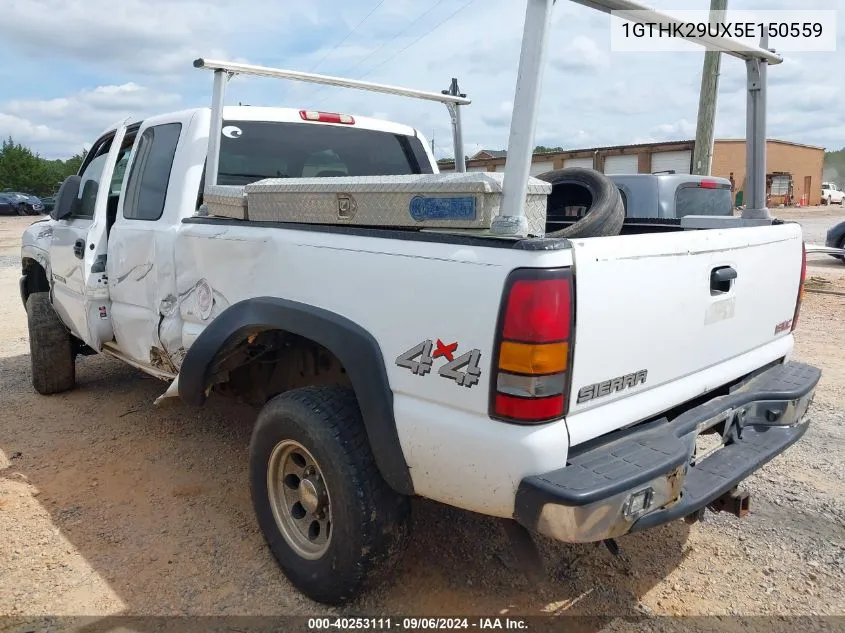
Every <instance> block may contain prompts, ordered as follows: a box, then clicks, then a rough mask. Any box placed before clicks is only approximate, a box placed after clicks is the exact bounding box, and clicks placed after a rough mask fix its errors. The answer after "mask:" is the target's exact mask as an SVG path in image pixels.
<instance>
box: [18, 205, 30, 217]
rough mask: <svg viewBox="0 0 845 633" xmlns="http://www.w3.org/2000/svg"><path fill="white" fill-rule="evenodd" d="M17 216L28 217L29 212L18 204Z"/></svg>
mask: <svg viewBox="0 0 845 633" xmlns="http://www.w3.org/2000/svg"><path fill="white" fill-rule="evenodd" d="M17 212H18V215H29V211H27V210H26V206H24V205H22V204H19V205H18V207H17Z"/></svg>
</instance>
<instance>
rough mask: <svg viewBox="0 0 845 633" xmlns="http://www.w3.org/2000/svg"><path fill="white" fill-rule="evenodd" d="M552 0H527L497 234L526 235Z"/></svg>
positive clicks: (494, 224)
mask: <svg viewBox="0 0 845 633" xmlns="http://www.w3.org/2000/svg"><path fill="white" fill-rule="evenodd" d="M554 4H555V0H528V5H527V7H526V9H525V26H524V27H523V34H522V52H521V53H520V56H519V70H518V72H517V79H516V92H515V94H514V99H513V116H512V117H511V129H510V138H509V139H508V159H507V161H506V162H505V179H504V182H503V183H502V206H501V209H502V210H501V213H500V214H499V216H498V217H496V218H494V219H493V222H492V224H491V226H490V230H491V231H492V232H493V233H495V234H498V235H518V236H523V237H524V236H527V235H528V219H527V218H526V217H525V195H526V193H527V191H528V177H529V175H530V172H531V157H532V155H533V154H534V133H535V130H536V127H537V111H538V109H539V106H540V85H541V83H542V81H541V76H542V71H543V68H544V66H545V59H546V48H547V47H546V44H547V40H548V34H549V27H550V25H551V19H552V8H553V7H554Z"/></svg>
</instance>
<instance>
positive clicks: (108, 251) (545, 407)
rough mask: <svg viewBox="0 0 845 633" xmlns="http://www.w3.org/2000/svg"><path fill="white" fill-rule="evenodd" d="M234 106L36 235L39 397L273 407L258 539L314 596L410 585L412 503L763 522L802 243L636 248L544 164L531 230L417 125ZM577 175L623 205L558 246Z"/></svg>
mask: <svg viewBox="0 0 845 633" xmlns="http://www.w3.org/2000/svg"><path fill="white" fill-rule="evenodd" d="M537 1H539V0H529V4H530V3H531V2H537ZM527 21H528V20H527ZM532 45H533V44H532ZM196 65H197V66H200V67H209V68H212V70H214V72H215V82H216V84H215V85H216V87H219V86H218V84H217V82H218V81H223V80H225V75H226V74H235V73H243V74H250V73H252V74H258V75H265V76H267V75H270V76H272V74H273V72H277V73H278V74H279V75H280V76H287V77H291V76H292V77H294V78H301V77H304V76H305V75H304V74H294V73H292V72H290V71H272V69H266V68H257V67H249V66H246V65H239V64H228V65H227V64H225V63H216V64H215V63H211V62H207V61H206V62H203V61H202V60H198V62H197V63H196ZM318 80H319V81H324V82H326V83H328V80H327V78H325V77H320V78H319V79H318ZM333 81H334V80H333ZM337 81H339V80H337ZM377 88H378V87H376V88H373V89H377ZM378 89H380V88H378ZM382 91H384V90H382ZM407 94H410V91H408V93H407ZM420 94H421V93H420ZM426 94H427V95H428V96H424V97H423V98H431V99H434V100H437V99H441V98H442V100H443V101H444V102H445V103H447V104H452V105H453V106H455V108H457V105H461V104H463V103H465V102H463V101H461V99H462V97H461V96H456V95H439V94H435V93H426ZM215 95H216V97H215V100H214V104H213V106H212V107H211V108H210V109H209V108H197V109H191V110H185V111H181V112H173V113H168V114H162V115H160V116H155V117H150V118H147V119H144V120H143V121H136V122H132V123H129V122H124V123H121V124H120V125H116V126H115V127H113V128H112V129H109V130H107V131H106V132H105V133H104V134H103V135H102V136H101V137H100V138H98V139H96V140H95V141H94V143H93V144H92V147H91V151H90V152H89V153H88V155H87V156H86V158H85V161H84V163H83V164H82V166H81V168H80V171H79V175H78V176H71V177H70V178H68V179H67V180H66V182H65V183H64V184H63V186H62V189H61V191H60V193H59V195H58V196H57V199H56V205H55V208H54V210H53V212H52V214H51V216H50V217H48V218H46V219H45V220H43V221H38V222H36V223H34V224H33V225H32V226H31V227H30V228H28V229H27V230H26V232H25V233H24V235H23V246H22V252H21V255H22V271H23V274H22V278H21V295H22V300H23V303H24V305H25V307H26V312H27V316H28V320H29V332H30V346H31V359H32V381H33V385H34V387H35V389H36V390H37V391H38V392H39V393H42V394H52V393H57V392H61V391H64V390H67V389H71V388H72V387H73V386H74V384H75V362H76V360H75V359H76V357H77V356H78V355H80V354H94V353H102V354H107V355H110V356H112V357H115V358H117V359H119V360H121V361H124V362H126V363H129V364H131V365H133V366H135V367H137V368H139V369H140V370H141V371H144V372H146V373H148V374H151V375H153V376H156V377H158V378H161V379H162V380H164V381H166V382H167V383H168V385H169V386H168V387H167V389H166V391H165V392H164V393H163V394H162V398H160V399H159V400H157V402H159V401H161V400H162V399H165V398H168V397H177V396H178V397H180V398H182V399H184V400H185V401H187V402H189V403H194V404H196V405H201V404H203V403H204V402H205V401H206V399H207V397H208V396H209V394H210V393H211V392H212V391H220V392H226V393H230V394H233V395H235V396H237V397H239V398H242V399H244V400H246V401H249V402H252V403H254V404H255V405H256V407H258V408H259V409H260V411H259V412H258V414H257V421H256V424H255V428H254V431H253V435H252V442H251V448H250V457H249V477H250V488H251V495H252V500H253V505H254V509H255V514H256V518H257V521H258V524H259V525H260V528H261V530H262V532H263V534H264V535H265V537H266V539H267V543H268V545H269V548H270V550H271V551H272V553H273V554H274V555H275V557H276V559H277V560H278V562H279V564H280V566H281V568H282V569H283V570H284V572H285V573H286V575H287V576H288V577H289V578H290V579H291V581H292V583H293V584H294V585H295V586H296V587H298V588H299V589H300V590H301V591H302V592H304V593H305V594H306V595H308V596H310V597H311V598H313V599H315V600H318V601H322V602H326V603H342V602H344V601H347V600H350V599H352V598H354V597H355V596H356V595H358V593H359V592H360V591H361V590H362V588H363V587H364V586H365V585H366V584H367V583H368V582H369V581H372V580H374V579H377V578H379V577H380V575H381V574H380V572H382V571H384V570H387V569H389V568H390V567H391V563H393V562H395V560H396V559H397V557H398V556H399V554H400V553H401V551H402V546H403V544H404V543H405V542H406V540H407V537H408V528H407V526H408V514H409V507H410V506H409V501H410V498H411V497H412V496H414V495H418V496H421V497H426V498H429V499H433V500H436V501H439V502H442V503H444V504H449V505H451V506H456V507H458V508H463V509H466V510H470V511H473V512H479V513H483V514H487V515H491V516H494V517H500V518H502V519H503V520H504V521H505V525H506V526H508V528H509V530H511V532H513V533H517V534H518V533H522V534H529V533H530V532H540V533H542V534H545V535H548V536H550V537H553V538H555V539H559V540H562V541H569V542H588V541H607V542H608V543H610V542H611V540H612V539H614V538H616V537H620V536H622V535H624V534H628V533H631V532H636V531H640V530H645V529H648V528H651V527H654V526H657V525H661V524H664V523H666V522H668V521H672V520H675V519H680V518H684V517H697V516H699V515H700V513H701V512H702V511H703V510H704V508H706V507H708V506H709V507H715V506H718V505H719V504H722V505H724V502H725V501H728V502H737V503H738V506H737V507H736V508H735V510H736V511H737V513H738V514H741V513H742V512H743V511H744V510H745V506H744V501H743V497H742V496H741V494H740V493H737V491H736V488H737V486H738V484H739V483H740V482H742V481H743V480H744V479H745V478H746V477H748V476H749V475H751V474H752V473H753V472H755V471H756V470H757V469H759V468H760V467H761V466H762V465H763V464H765V463H766V462H767V461H769V460H770V459H772V458H774V457H775V456H777V455H778V454H779V453H781V452H783V451H784V450H786V449H787V447H789V446H790V445H791V444H793V443H794V442H796V441H797V440H798V439H799V438H800V437H801V436H802V434H803V433H804V432H805V431H806V429H807V426H808V419H807V417H806V415H805V414H806V412H807V409H808V406H809V404H810V401H811V400H812V397H813V393H814V389H815V387H816V384H817V382H818V380H819V376H820V372H819V370H818V369H816V368H814V367H810V366H807V365H804V364H802V363H798V362H795V361H793V360H791V358H790V356H791V353H792V348H793V331H794V329H795V327H796V324H797V319H798V313H799V307H800V303H801V289H802V282H803V278H804V274H805V259H804V250H803V247H802V235H801V229H800V227H799V225H797V224H784V223H779V224H773V223H765V224H761V225H756V226H742V227H737V228H714V229H707V230H683V229H682V228H681V227H675V228H676V230H673V231H663V232H660V233H647V232H646V233H642V232H641V233H638V234H626V232H625V230H624V227H621V228H620V226H619V224H618V223H617V220H621V218H622V203H621V199H620V196H619V193H618V190H617V189H616V188H615V186H614V185H613V183H612V182H611V181H610V180H608V179H607V178H606V177H604V176H603V175H601V174H598V173H597V172H591V173H582V172H580V171H577V170H576V171H568V170H563V172H562V173H561V174H559V176H560V177H559V178H558V177H551V178H549V179H548V180H539V179H534V178H528V170H527V163H526V168H525V174H524V177H525V178H524V180H523V181H522V185H523V189H522V190H520V189H518V188H517V190H516V191H518V192H519V191H524V197H523V198H522V199H520V200H519V201H518V202H519V205H518V206H519V207H521V208H520V211H522V212H524V215H523V216H521V217H522V219H524V220H526V225H527V226H528V232H527V233H525V234H521V235H520V234H514V233H510V234H508V233H507V231H502V229H501V225H497V222H496V218H498V217H499V216H501V214H502V211H503V209H506V208H507V204H506V203H507V201H508V199H509V198H508V196H509V195H510V194H509V193H508V192H509V191H510V192H513V191H514V189H509V187H510V186H511V183H510V181H509V179H508V178H509V177H508V174H505V178H504V180H502V179H501V178H499V177H497V176H495V175H490V174H466V173H456V174H439V173H437V167H436V163H435V161H434V157H433V156H432V155H431V152H430V151H429V149H428V147H427V143H426V142H425V139H424V138H423V136H422V135H421V134H420V133H419V132H417V131H416V130H414V129H413V128H411V127H407V126H405V125H400V124H397V123H392V122H387V121H376V120H372V119H368V118H364V117H359V116H356V115H347V114H336V113H326V112H312V111H307V110H296V109H285V108H256V107H228V106H227V107H222V106H221V105H220V104H221V102H222V96H221V91H220V90H218V89H216V90H215ZM412 96H413V95H412ZM416 96H419V95H416ZM456 119H457V120H458V121H459V119H458V118H457V117H453V120H456ZM457 136H458V135H457V134H456V137H457ZM531 140H532V139H531V138H528V139H527V142H526V143H525V145H526V150H527V152H528V153H526V156H528V155H529V153H530V143H531ZM118 165H121V168H120V169H118V168H117V166H118ZM123 166H125V169H124V168H123ZM586 172H590V170H586ZM570 177H575V178H576V179H577V178H580V179H581V182H582V183H584V186H585V187H587V188H588V189H589V190H590V191H591V192H592V193H593V194H595V196H594V198H595V199H594V200H593V202H592V205H591V211H590V213H588V214H587V215H586V216H585V218H583V220H582V221H580V222H578V223H576V224H574V225H572V226H571V227H569V228H568V229H567V231H568V235H569V237H560V235H559V234H558V233H556V232H555V231H554V230H550V228H549V227H547V226H546V199H547V197H549V196H551V197H554V196H555V191H556V189H555V188H556V187H557V186H558V184H559V183H560V182H563V181H564V180H566V179H567V178H570ZM556 183H557V184H556ZM520 195H523V194H520ZM593 214H595V216H593ZM516 217H517V219H519V217H520V216H516ZM591 217H596V218H599V219H600V220H601V224H602V226H603V228H601V231H599V233H598V234H597V236H595V237H584V236H583V234H584V232H589V230H592V229H590V222H589V220H590V218H591ZM596 222H598V220H597V221H596ZM511 224H512V226H518V225H519V221H517V222H514V223H511ZM576 226H577V227H580V228H577V229H576ZM585 227H586V228H585ZM593 228H595V227H593ZM570 229H572V230H570ZM579 232H580V235H581V236H579ZM602 232H604V233H610V234H602ZM705 435H711V436H715V437H716V438H717V439H718V440H719V441H718V442H717V445H718V450H715V451H711V450H709V449H708V450H707V451H704V450H703V448H702V447H703V444H700V441H701V439H702V438H703V437H704V436H705ZM737 500H738V501H737Z"/></svg>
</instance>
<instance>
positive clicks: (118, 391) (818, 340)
mask: <svg viewBox="0 0 845 633" xmlns="http://www.w3.org/2000/svg"><path fill="white" fill-rule="evenodd" d="M780 215H781V217H790V218H796V219H799V220H800V221H801V222H802V223H804V224H805V225H806V226H807V232H808V238H810V239H812V240H813V241H815V242H821V241H822V240H823V235H824V231H825V230H826V229H827V227H829V226H831V225H832V224H834V223H836V222H838V221H839V220H840V219H843V218H845V211H843V210H841V209H838V208H834V209H825V210H810V211H790V212H789V214H788V215H787V214H785V213H781V214H780ZM32 220H33V219H32V218H0V298H2V299H0V322H2V330H1V331H0V341H2V342H0V534H2V536H0V615H2V614H5V615H14V614H17V615H33V616H34V615H41V614H68V615H70V614H80V615H82V614H85V615H113V614H114V615H116V614H133V615H135V614H137V615H141V614H144V615H146V614H162V615H164V614H226V615H235V614H250V615H261V614H268V615H269V614H325V613H336V612H337V611H335V610H332V609H326V608H324V607H322V606H320V605H316V604H314V603H312V602H310V601H309V600H307V599H305V598H303V597H302V596H301V595H300V594H298V593H297V592H296V591H294V590H293V589H292V587H291V586H290V585H289V584H288V583H287V581H286V580H285V578H284V577H283V576H282V574H281V573H280V572H279V570H278V568H277V567H276V564H275V562H274V561H273V560H272V558H271V556H270V554H269V553H268V550H267V549H266V548H265V545H264V542H263V540H262V538H261V535H260V534H259V532H258V530H257V527H256V524H255V521H254V519H253V515H252V510H251V506H250V501H249V497H248V492H247V473H246V466H247V461H246V458H247V445H248V440H249V434H250V428H251V423H252V420H253V416H254V412H253V411H251V410H249V409H247V408H245V407H241V406H239V405H235V404H233V403H232V402H228V401H226V400H223V399H221V398H216V399H215V400H214V401H213V402H212V403H209V404H208V405H207V406H205V407H204V408H203V409H201V410H197V409H193V408H190V407H188V406H186V405H184V404H182V403H180V402H176V401H171V402H169V403H168V404H166V405H165V406H162V407H160V408H157V407H154V406H153V404H152V402H153V399H154V398H155V397H157V396H158V395H159V394H160V393H161V392H162V391H163V389H164V388H165V386H166V385H165V383H163V382H160V381H158V380H156V379H154V378H150V377H147V376H145V375H143V374H141V373H140V372H138V371H136V370H134V369H132V368H130V367H127V366H125V365H122V364H121V363H119V362H117V361H114V360H111V359H107V358H100V357H86V358H82V359H80V361H79V367H78V383H79V384H78V387H77V389H76V390H74V391H72V392H70V393H67V394H62V395H58V396H54V397H41V396H38V395H37V394H36V393H35V392H34V391H33V389H32V387H31V385H30V369H29V360H28V342H27V328H26V320H25V314H24V311H23V308H22V306H21V303H20V299H19V294H18V277H19V267H18V255H19V236H20V233H21V231H22V230H23V228H24V227H25V226H26V225H28V224H29V223H30V222H32ZM808 277H810V278H811V283H810V284H809V288H810V289H811V290H823V291H824V293H817V292H809V293H807V295H806V298H805V303H804V307H803V310H802V315H801V319H800V326H799V331H798V333H797V357H798V358H799V359H801V360H805V361H808V362H812V363H815V364H817V365H819V366H821V367H822V369H823V371H824V376H823V379H822V384H821V386H820V389H819V391H818V395H817V397H816V401H815V404H814V406H813V409H812V415H813V424H812V426H811V428H810V430H809V431H808V433H807V434H806V435H805V437H804V439H803V440H802V441H801V442H799V443H798V444H797V445H795V446H794V447H793V448H792V449H791V450H790V451H788V453H787V454H786V455H784V456H781V457H779V458H777V459H776V460H775V461H773V462H772V463H770V464H769V465H767V466H766V467H765V468H764V469H763V470H762V472H760V473H759V474H757V475H755V476H753V477H752V478H751V480H750V481H749V483H748V485H747V489H749V490H750V491H751V492H752V514H751V515H750V516H749V517H748V518H746V519H744V520H742V521H740V520H738V519H736V518H734V517H732V516H728V515H724V514H722V515H714V514H708V515H707V517H706V520H705V522H704V523H700V524H696V525H693V526H689V525H687V524H686V523H684V522H682V521H678V522H675V523H672V524H670V525H668V526H665V527H662V528H659V529H656V530H653V531H651V532H650V533H647V534H639V535H634V536H630V537H625V538H622V539H619V544H620V546H621V548H622V554H623V555H622V557H621V558H619V559H614V557H613V556H611V554H610V553H609V552H608V551H607V550H606V549H605V548H603V547H594V546H586V545H563V544H558V543H552V542H550V541H547V540H544V539H538V540H539V541H540V544H541V548H542V551H543V555H544V559H545V563H546V566H547V568H548V575H547V578H546V579H545V580H544V581H543V582H542V583H541V584H540V585H539V587H533V588H532V587H530V586H529V585H528V584H527V582H526V581H525V580H524V579H523V578H522V576H521V575H520V574H518V573H516V572H515V571H514V570H513V560H512V558H511V555H510V552H509V550H508V548H507V547H506V541H505V538H504V536H503V534H502V532H501V529H500V526H499V525H498V524H497V523H496V522H495V521H492V520H489V519H487V518H485V517H480V516H475V515H472V514H468V513H465V512H460V511H456V510H452V509H449V508H446V507H442V506H440V505H438V504H435V503H430V502H426V501H420V502H417V503H415V505H414V519H413V530H414V539H413V541H412V544H411V547H410V550H409V551H408V553H407V556H406V557H405V559H404V563H403V565H402V567H401V569H400V570H399V573H398V575H397V576H396V578H395V579H394V581H393V582H392V583H390V584H389V585H388V586H385V587H382V588H381V589H379V590H378V591H376V592H375V593H372V594H370V595H367V596H366V597H365V598H364V599H363V601H362V603H361V604H358V605H355V606H354V607H353V609H351V611H355V612H358V613H366V614H370V615H373V614H381V613H393V614H423V615H437V614H451V615H454V614H478V615H481V614H484V615H496V614H500V613H504V612H507V613H510V614H596V615H605V614H612V615H620V616H625V615H640V614H675V615H681V614H683V615H698V614H708V615H724V614H740V615H752V614H780V615H788V614H845V595H843V592H842V587H843V586H845V441H843V440H845V429H843V421H844V420H845V415H843V405H845V386H844V385H845V351H843V350H845V318H843V314H845V265H843V264H841V263H840V262H838V261H836V260H834V259H832V258H830V257H828V256H816V257H814V258H812V259H811V260H810V265H809V270H808Z"/></svg>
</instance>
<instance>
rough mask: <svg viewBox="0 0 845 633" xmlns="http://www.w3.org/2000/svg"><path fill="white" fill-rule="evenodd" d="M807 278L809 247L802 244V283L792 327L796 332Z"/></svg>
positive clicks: (799, 284) (799, 285)
mask: <svg viewBox="0 0 845 633" xmlns="http://www.w3.org/2000/svg"><path fill="white" fill-rule="evenodd" d="M806 278H807V247H806V245H805V244H804V242H803V241H802V242H801V281H800V282H799V283H798V299H796V301H795V314H793V315H792V327H791V328H790V330H789V331H790V332H794V331H795V328H796V327H797V325H798V313H799V312H800V311H801V300H802V299H804V280H805V279H806Z"/></svg>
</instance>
